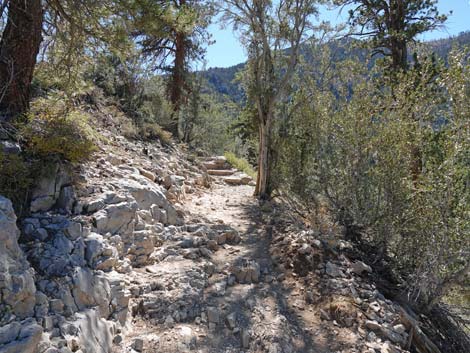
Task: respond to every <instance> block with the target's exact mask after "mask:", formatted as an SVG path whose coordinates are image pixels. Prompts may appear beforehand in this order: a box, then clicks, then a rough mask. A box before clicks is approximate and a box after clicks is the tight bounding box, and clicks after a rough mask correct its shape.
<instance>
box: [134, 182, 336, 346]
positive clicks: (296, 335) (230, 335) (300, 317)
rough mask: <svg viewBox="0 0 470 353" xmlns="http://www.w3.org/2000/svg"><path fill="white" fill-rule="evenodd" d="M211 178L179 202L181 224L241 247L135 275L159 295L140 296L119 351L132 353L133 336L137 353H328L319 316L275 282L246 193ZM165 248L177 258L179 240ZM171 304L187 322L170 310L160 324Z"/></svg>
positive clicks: (264, 235) (294, 291)
mask: <svg viewBox="0 0 470 353" xmlns="http://www.w3.org/2000/svg"><path fill="white" fill-rule="evenodd" d="M215 179H216V182H215V183H214V184H213V185H212V187H211V189H210V190H201V191H199V193H198V194H194V195H192V197H191V198H188V199H187V200H186V202H185V204H184V209H185V210H186V212H187V218H188V219H190V220H191V222H192V223H193V224H205V225H208V226H212V227H215V228H217V227H219V226H220V227H226V228H229V229H231V230H232V231H236V233H238V234H239V236H240V238H241V240H240V241H239V242H238V243H232V244H228V243H225V244H224V243H223V241H221V242H220V243H222V245H220V246H217V247H216V249H213V250H214V251H212V252H211V254H210V255H209V256H205V257H204V258H200V257H194V258H192V259H190V260H188V259H182V258H181V256H177V255H176V253H175V256H167V257H165V259H164V260H162V261H160V262H159V263H157V264H156V265H153V266H150V267H147V268H145V269H142V271H141V278H140V280H141V282H140V283H141V284H142V283H149V282H150V283H154V282H152V281H160V284H151V287H152V286H153V287H156V288H157V289H156V291H157V292H158V290H160V295H158V294H157V295H155V293H154V292H155V290H154V288H150V290H149V291H148V292H149V293H147V299H145V294H144V295H143V296H144V300H143V302H140V304H139V306H140V309H138V310H137V312H138V311H140V315H136V318H135V319H134V322H133V329H132V330H131V331H130V332H129V334H128V335H127V341H128V342H127V347H128V348H127V351H132V349H131V348H137V349H136V350H137V351H138V350H139V348H140V347H138V346H139V345H140V343H142V342H140V341H139V339H138V340H137V343H136V341H135V337H139V338H142V341H143V343H144V349H143V350H142V351H144V352H186V351H195V352H201V353H216V352H270V353H276V352H278V353H281V352H329V351H330V350H329V349H327V346H328V341H329V338H328V336H325V334H324V332H320V331H321V329H320V325H321V321H320V318H319V316H318V315H317V314H316V313H315V310H314V309H313V307H306V306H305V302H304V298H303V296H304V294H303V293H302V292H301V291H300V290H299V289H298V288H296V285H295V283H288V282H283V281H284V274H282V273H280V272H278V271H276V270H275V268H274V266H273V264H272V261H271V257H270V253H269V246H270V236H271V234H270V227H269V226H266V225H265V224H263V222H262V212H261V210H260V208H259V206H258V202H257V201H256V199H255V198H254V197H253V196H252V194H253V190H254V189H253V187H251V186H245V185H244V186H231V185H227V184H225V183H224V182H223V181H222V179H220V178H215ZM196 233H197V232H196ZM171 243H172V244H173V245H168V244H171ZM165 244H167V246H168V248H172V249H175V251H176V252H177V249H178V247H181V244H182V242H181V237H178V236H176V237H173V238H172V239H167V241H166V242H165V243H164V246H165ZM185 254H187V253H185ZM185 257H188V256H185ZM189 257H192V256H189ZM234 273H235V275H234ZM168 281H169V282H170V285H169V284H168ZM198 281H199V283H194V282H198ZM159 287H160V288H159ZM301 289H302V288H301ZM140 298H141V297H139V299H140ZM165 300H166V301H165ZM175 304H176V306H177V307H178V306H179V309H177V310H181V312H183V313H185V314H183V316H187V317H182V318H181V320H178V319H179V317H177V320H174V317H175V314H174V311H173V310H174V308H171V309H170V310H169V311H168V312H169V314H168V315H167V316H166V318H165V319H164V321H163V320H162V319H161V317H162V316H164V315H166V314H167V313H166V312H165V306H166V308H168V307H171V306H172V305H173V306H174V305H175ZM155 307H158V308H157V309H155ZM152 308H154V309H155V310H154V313H155V314H154V315H152ZM186 314H187V315H186ZM177 316H178V315H177ZM152 318H153V319H152ZM159 318H160V319H159ZM162 321H163V322H162ZM178 321H179V322H178Z"/></svg>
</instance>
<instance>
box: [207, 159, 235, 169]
mask: <svg viewBox="0 0 470 353" xmlns="http://www.w3.org/2000/svg"><path fill="white" fill-rule="evenodd" d="M202 165H203V166H204V167H205V168H206V169H207V170H230V169H232V167H231V166H230V165H229V164H228V163H225V164H218V163H216V162H212V161H207V162H202Z"/></svg>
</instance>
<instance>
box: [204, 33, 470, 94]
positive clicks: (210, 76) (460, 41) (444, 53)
mask: <svg viewBox="0 0 470 353" xmlns="http://www.w3.org/2000/svg"><path fill="white" fill-rule="evenodd" d="M359 44H360V43H358V42H357V41H356V40H351V39H338V40H334V41H332V42H328V43H325V44H322V45H321V47H325V48H326V50H328V51H331V53H332V57H331V60H332V62H341V61H344V60H345V59H347V58H348V57H349V55H350V54H351V50H352V48H353V47H356V48H355V50H354V54H355V55H357V57H359V58H361V59H365V58H367V57H368V56H369V55H370V53H369V52H368V50H367V49H361V48H360V47H359V48H358V47H357V46H358V45H359ZM468 45H470V32H463V33H460V34H459V35H458V36H455V37H450V38H444V39H439V40H434V41H429V42H425V43H420V44H419V46H423V47H424V48H426V49H427V50H430V51H431V52H433V53H435V55H436V58H439V59H442V60H447V58H448V56H449V53H450V52H451V50H452V48H453V47H455V46H456V47H460V48H463V47H465V46H468ZM319 50H325V49H323V48H320V49H319ZM310 51H311V48H310V46H309V45H308V44H305V45H304V48H303V50H302V52H303V54H304V57H305V60H306V62H307V64H308V65H310V66H312V67H317V66H318V65H319V62H318V60H317V61H316V60H315V58H314V57H313V56H312V55H310V54H309V52H310ZM409 60H410V61H412V60H413V56H412V55H411V51H410V55H409ZM243 68H244V64H243V63H240V64H238V65H235V66H231V67H227V68H217V67H215V68H209V69H208V70H206V71H205V72H204V73H203V77H204V78H205V79H206V80H207V83H208V87H209V88H210V89H211V90H213V91H214V92H217V93H218V94H221V95H227V96H229V97H230V98H231V99H232V100H233V101H235V102H241V101H242V100H243V90H242V88H241V87H240V84H239V83H237V81H236V74H237V73H238V72H240V71H241V70H243Z"/></svg>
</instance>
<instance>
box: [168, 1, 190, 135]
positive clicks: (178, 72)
mask: <svg viewBox="0 0 470 353" xmlns="http://www.w3.org/2000/svg"><path fill="white" fill-rule="evenodd" d="M185 4H186V0H180V2H179V7H183V6H184V5H185ZM185 64H186V35H185V34H184V33H182V32H177V33H176V36H175V60H174V62H173V72H172V77H171V83H170V101H171V104H172V106H173V119H172V120H173V121H172V122H171V124H170V126H169V128H168V129H169V131H170V132H171V133H172V134H173V136H174V137H175V138H177V139H179V129H178V125H179V115H178V112H179V110H180V108H181V104H182V101H183V89H184V85H185Z"/></svg>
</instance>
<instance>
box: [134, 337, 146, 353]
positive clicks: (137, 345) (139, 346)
mask: <svg viewBox="0 0 470 353" xmlns="http://www.w3.org/2000/svg"><path fill="white" fill-rule="evenodd" d="M132 348H134V349H135V350H136V351H137V352H142V351H143V350H144V340H143V339H142V338H136V339H135V340H134V342H133V343H132Z"/></svg>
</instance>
